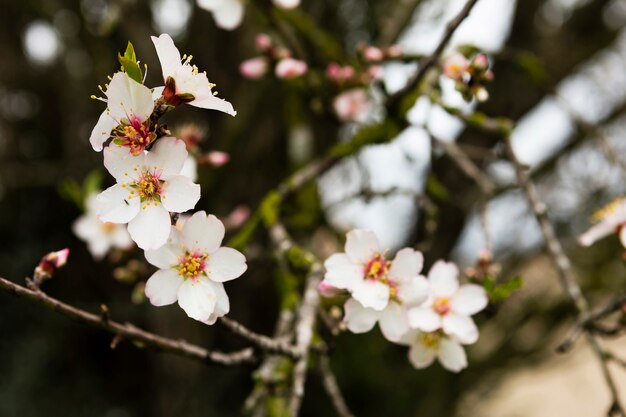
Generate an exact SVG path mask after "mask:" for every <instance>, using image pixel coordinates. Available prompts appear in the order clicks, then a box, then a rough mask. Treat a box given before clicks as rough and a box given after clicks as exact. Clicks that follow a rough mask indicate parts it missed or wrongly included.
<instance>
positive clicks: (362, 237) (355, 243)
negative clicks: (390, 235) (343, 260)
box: [346, 229, 380, 264]
mask: <svg viewBox="0 0 626 417" xmlns="http://www.w3.org/2000/svg"><path fill="white" fill-rule="evenodd" d="M378 252H380V246H379V245H378V239H377V238H376V235H375V234H374V233H373V232H370V231H369V230H360V229H355V230H351V231H350V232H348V234H347V235H346V255H348V257H349V258H350V260H352V262H355V263H359V264H365V263H367V262H368V261H369V260H370V259H372V258H373V257H374V256H375V255H376V254H378Z"/></svg>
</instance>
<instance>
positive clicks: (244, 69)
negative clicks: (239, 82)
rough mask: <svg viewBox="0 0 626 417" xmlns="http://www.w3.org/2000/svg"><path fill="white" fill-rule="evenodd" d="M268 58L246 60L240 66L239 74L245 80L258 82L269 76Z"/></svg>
mask: <svg viewBox="0 0 626 417" xmlns="http://www.w3.org/2000/svg"><path fill="white" fill-rule="evenodd" d="M268 66H269V65H268V62H267V58H265V57H263V56H258V57H256V58H250V59H246V60H245V61H243V62H242V63H241V64H240V65H239V72H240V73H241V75H243V76H244V77H245V78H249V79H251V80H258V79H259V78H261V77H263V76H264V75H265V74H267V69H268Z"/></svg>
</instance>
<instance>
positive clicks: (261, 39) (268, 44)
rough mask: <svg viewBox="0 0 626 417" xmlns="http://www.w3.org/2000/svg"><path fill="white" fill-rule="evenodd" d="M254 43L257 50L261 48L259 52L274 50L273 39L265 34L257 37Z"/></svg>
mask: <svg viewBox="0 0 626 417" xmlns="http://www.w3.org/2000/svg"><path fill="white" fill-rule="evenodd" d="M254 41H255V43H256V46H257V48H259V50H261V51H263V52H266V51H268V50H269V49H271V48H272V38H270V37H269V35H267V34H265V33H259V34H258V35H256V38H255V40H254Z"/></svg>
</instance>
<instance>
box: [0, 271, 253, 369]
mask: <svg viewBox="0 0 626 417" xmlns="http://www.w3.org/2000/svg"><path fill="white" fill-rule="evenodd" d="M0 288H2V289H3V290H5V291H8V292H9V293H11V294H13V295H15V296H18V297H21V298H25V299H27V300H31V301H33V302H35V303H38V304H41V305H43V306H45V307H48V308H50V309H51V310H54V311H56V312H58V313H60V314H63V315H64V316H67V317H70V318H72V319H75V320H77V321H80V322H82V323H85V324H88V325H90V326H95V327H98V328H100V329H103V330H105V331H107V332H109V333H113V334H114V335H115V338H116V339H118V340H119V338H120V337H121V338H123V339H127V340H130V341H133V342H139V344H140V345H141V344H142V345H145V346H150V347H153V348H156V349H158V350H162V351H166V352H172V353H176V354H178V355H182V356H186V357H188V358H191V359H196V360H199V361H201V362H213V363H217V364H220V365H239V364H242V363H253V362H255V361H256V358H255V356H254V352H253V350H252V349H251V348H247V349H243V350H240V351H237V352H232V353H222V352H217V351H210V350H207V349H205V348H203V347H201V346H197V345H193V344H191V343H189V342H186V341H184V340H174V339H169V338H167V337H163V336H159V335H157V334H154V333H150V332H147V331H145V330H142V329H140V328H138V327H137V326H135V325H134V324H131V323H123V324H122V323H118V322H116V321H113V320H111V319H110V318H109V317H108V315H107V316H103V315H98V314H92V313H89V312H87V311H84V310H81V309H79V308H77V307H74V306H71V305H69V304H65V303H63V302H62V301H59V300H57V299H55V298H52V297H50V296H49V295H47V294H46V293H44V292H43V291H41V290H31V289H28V288H26V287H23V286H21V285H19V284H15V283H14V282H11V281H9V280H6V279H4V278H2V277H0ZM116 344H117V343H116ZM135 345H137V344H135Z"/></svg>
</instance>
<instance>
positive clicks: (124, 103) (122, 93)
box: [89, 72, 156, 155]
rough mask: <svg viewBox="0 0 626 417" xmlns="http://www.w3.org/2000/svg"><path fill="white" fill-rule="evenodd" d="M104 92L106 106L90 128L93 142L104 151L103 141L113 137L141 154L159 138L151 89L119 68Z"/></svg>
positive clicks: (99, 149)
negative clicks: (152, 125)
mask: <svg viewBox="0 0 626 417" xmlns="http://www.w3.org/2000/svg"><path fill="white" fill-rule="evenodd" d="M104 94H105V95H106V97H107V98H106V99H104V101H106V102H107V108H106V109H105V111H104V112H103V113H102V114H101V115H100V118H99V119H98V122H97V123H96V126H95V127H94V128H93V130H92V132H91V136H90V137H89V142H90V143H91V146H92V147H93V149H94V150H96V151H101V150H102V146H103V145H104V143H105V142H106V141H107V140H108V139H109V138H110V137H114V141H115V142H116V143H117V144H118V145H121V146H125V147H127V148H129V150H130V152H131V153H132V154H134V155H138V154H139V153H141V152H142V151H143V150H144V149H145V147H146V146H148V145H149V144H150V143H152V142H153V141H154V139H156V134H155V133H154V131H153V129H152V127H151V126H150V120H149V119H150V116H151V115H152V111H153V110H154V99H153V96H152V92H151V91H150V89H149V88H148V87H146V86H145V85H143V84H139V83H138V82H137V81H135V80H133V79H132V78H130V77H129V76H128V74H126V73H125V72H117V73H115V74H114V75H113V77H112V78H111V82H110V83H109V84H108V86H107V88H106V91H104Z"/></svg>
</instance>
